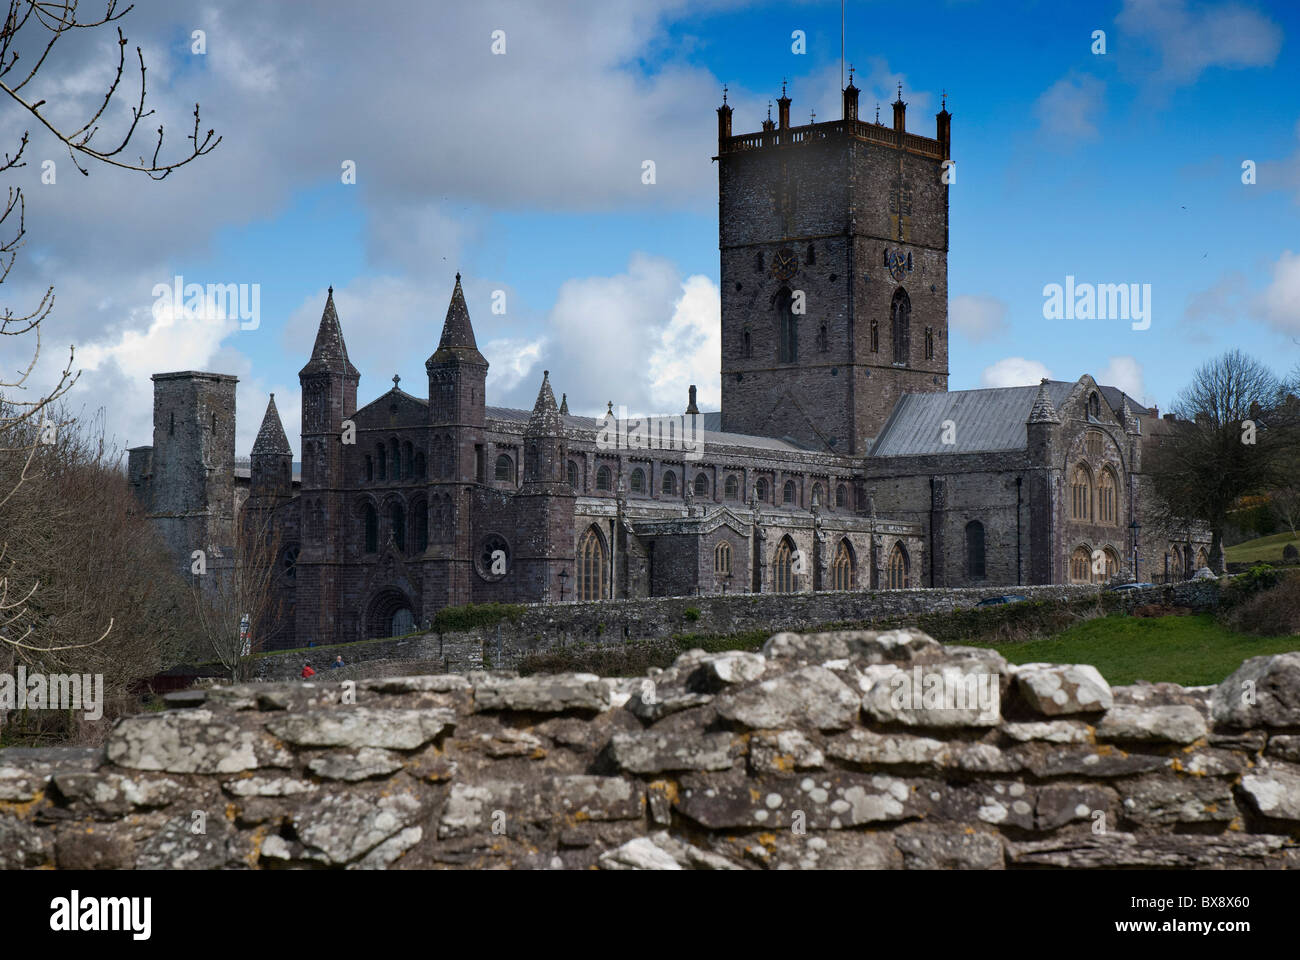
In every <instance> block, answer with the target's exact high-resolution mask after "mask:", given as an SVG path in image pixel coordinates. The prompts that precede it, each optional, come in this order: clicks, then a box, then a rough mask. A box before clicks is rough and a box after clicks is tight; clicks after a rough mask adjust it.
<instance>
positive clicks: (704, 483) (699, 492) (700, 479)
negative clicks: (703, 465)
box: [695, 473, 709, 497]
mask: <svg viewBox="0 0 1300 960" xmlns="http://www.w3.org/2000/svg"><path fill="white" fill-rule="evenodd" d="M695 495H696V496H697V497H707V496H708V495H709V478H708V477H706V476H705V475H704V474H702V473H697V474H696V475H695Z"/></svg>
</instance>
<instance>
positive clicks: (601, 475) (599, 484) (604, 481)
mask: <svg viewBox="0 0 1300 960" xmlns="http://www.w3.org/2000/svg"><path fill="white" fill-rule="evenodd" d="M612 476H613V475H612V474H611V473H610V472H609V467H601V468H600V469H599V470H597V471H596V489H597V490H608V489H609V488H610V485H611V484H610V481H611V479H612Z"/></svg>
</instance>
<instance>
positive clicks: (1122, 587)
mask: <svg viewBox="0 0 1300 960" xmlns="http://www.w3.org/2000/svg"><path fill="white" fill-rule="evenodd" d="M1154 586H1155V584H1154V583H1138V582H1137V581H1136V580H1129V581H1128V582H1127V583H1111V584H1107V586H1106V589H1107V590H1116V591H1128V590H1141V589H1142V588H1143V587H1154Z"/></svg>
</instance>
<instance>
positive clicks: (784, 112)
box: [776, 80, 790, 130]
mask: <svg viewBox="0 0 1300 960" xmlns="http://www.w3.org/2000/svg"><path fill="white" fill-rule="evenodd" d="M776 111H777V113H776V115H777V120H778V124H777V125H778V126H779V127H780V128H781V129H782V130H788V129H790V98H789V97H787V96H786V94H785V81H784V80H782V81H781V96H780V97H779V98H778V99H777V101H776Z"/></svg>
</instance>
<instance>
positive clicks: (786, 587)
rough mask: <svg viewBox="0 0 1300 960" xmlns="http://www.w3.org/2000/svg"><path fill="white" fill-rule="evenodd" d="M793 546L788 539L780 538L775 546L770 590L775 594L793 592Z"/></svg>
mask: <svg viewBox="0 0 1300 960" xmlns="http://www.w3.org/2000/svg"><path fill="white" fill-rule="evenodd" d="M793 557H794V544H793V543H792V542H791V541H790V538H789V537H782V538H781V542H780V543H779V544H777V547H776V556H775V557H774V558H773V560H772V590H773V592H775V593H793V592H794V571H793V566H794V564H793Z"/></svg>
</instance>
